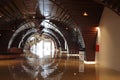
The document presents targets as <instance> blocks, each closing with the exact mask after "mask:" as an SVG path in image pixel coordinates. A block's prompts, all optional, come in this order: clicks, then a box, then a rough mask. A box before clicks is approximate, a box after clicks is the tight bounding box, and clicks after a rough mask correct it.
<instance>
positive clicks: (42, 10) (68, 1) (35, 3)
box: [0, 0, 120, 30]
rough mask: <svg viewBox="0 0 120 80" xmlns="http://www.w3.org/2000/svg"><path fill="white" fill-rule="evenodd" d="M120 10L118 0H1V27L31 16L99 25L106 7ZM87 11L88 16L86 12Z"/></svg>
mask: <svg viewBox="0 0 120 80" xmlns="http://www.w3.org/2000/svg"><path fill="white" fill-rule="evenodd" d="M104 6H108V7H109V8H111V9H112V10H114V11H115V12H116V13H118V14H119V13H120V1H119V0H75V1H73V0H0V29H1V30H9V29H13V28H15V27H16V26H18V25H19V24H20V23H22V22H24V21H26V20H28V19H45V18H46V19H51V20H56V21H59V22H60V21H61V22H62V23H68V24H67V25H68V26H69V25H72V26H78V27H91V26H92V27H94V26H98V25H99V21H100V17H101V14H102V11H103V7H104ZM84 12H86V13H87V14H88V16H83V13H84Z"/></svg>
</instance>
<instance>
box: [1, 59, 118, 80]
mask: <svg viewBox="0 0 120 80" xmlns="http://www.w3.org/2000/svg"><path fill="white" fill-rule="evenodd" d="M34 61H35V62H34ZM34 61H33V62H29V61H26V59H21V58H19V59H10V60H0V80H120V72H117V71H113V70H110V69H105V68H99V66H97V65H95V64H84V63H83V62H81V61H80V60H79V59H77V58H74V59H73V58H69V59H65V58H61V59H53V60H52V59H51V60H49V61H48V60H44V62H39V61H37V60H34ZM42 61H43V60H42ZM48 62H52V63H51V64H50V63H48Z"/></svg>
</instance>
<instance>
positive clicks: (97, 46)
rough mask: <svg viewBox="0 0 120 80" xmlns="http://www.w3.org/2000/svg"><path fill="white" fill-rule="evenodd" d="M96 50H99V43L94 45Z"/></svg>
mask: <svg viewBox="0 0 120 80" xmlns="http://www.w3.org/2000/svg"><path fill="white" fill-rule="evenodd" d="M96 51H97V52H99V45H98V44H97V45H96Z"/></svg>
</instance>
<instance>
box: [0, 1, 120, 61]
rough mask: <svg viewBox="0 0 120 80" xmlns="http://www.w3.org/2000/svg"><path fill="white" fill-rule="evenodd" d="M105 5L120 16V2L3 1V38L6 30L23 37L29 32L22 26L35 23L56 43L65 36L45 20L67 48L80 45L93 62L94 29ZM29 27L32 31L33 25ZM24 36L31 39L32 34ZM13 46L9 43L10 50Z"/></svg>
mask: <svg viewBox="0 0 120 80" xmlns="http://www.w3.org/2000/svg"><path fill="white" fill-rule="evenodd" d="M104 6H108V7H109V8H111V9H112V10H113V11H115V12H116V13H117V14H120V1H119V0H75V1H73V0H0V38H2V36H4V34H3V30H4V31H6V32H10V31H11V33H10V34H12V33H14V34H13V36H16V35H15V33H16V34H19V33H21V34H22V35H23V34H25V33H28V31H29V30H30V29H28V30H27V29H26V32H24V30H25V29H22V27H21V26H20V25H21V24H27V23H28V22H29V21H32V22H33V23H34V28H35V29H36V30H38V29H40V31H42V30H44V29H46V30H47V29H48V30H47V31H46V32H44V31H43V32H44V33H46V34H48V35H50V36H54V37H57V38H56V40H57V39H59V37H62V36H58V35H56V34H55V31H54V30H53V29H52V30H51V28H46V27H45V26H42V25H40V24H41V22H42V21H44V20H49V21H50V22H51V23H52V25H53V26H54V25H56V26H57V27H56V29H58V30H59V31H60V32H61V33H62V35H63V36H64V37H65V39H66V41H67V42H68V45H69V46H71V47H69V48H70V49H72V48H74V47H75V46H76V48H74V49H77V47H78V46H79V45H78V44H80V47H81V48H85V50H86V54H87V56H88V57H90V58H88V59H87V60H94V59H95V58H94V57H95V50H94V49H95V40H96V36H97V35H96V34H97V32H96V31H95V30H94V29H95V27H98V26H99V21H100V18H101V15H102V11H103V8H104ZM84 13H86V14H87V16H85V15H84ZM26 26H29V28H31V27H30V26H31V25H26ZM20 27H21V28H20ZM18 29H19V30H18ZM20 29H22V30H20ZM15 30H17V31H15ZM14 31H15V32H14ZM19 31H20V32H19ZM49 31H50V32H51V33H50V32H49ZM33 32H34V31H33ZM1 33H2V34H1ZM31 33H32V32H31ZM58 33H59V32H58ZM5 34H9V33H5ZM40 34H41V32H40ZM53 34H55V35H53ZM59 35H60V34H59ZM23 36H24V37H26V36H27V37H29V36H30V34H28V35H27V34H26V35H23ZM71 37H72V38H71ZM12 38H13V37H12ZM21 39H23V38H21ZM1 40H2V39H1ZM1 40H0V41H1ZM7 40H9V39H7ZM90 40H91V41H90ZM91 42H92V43H91ZM11 43H12V41H11V40H10V42H9V46H8V47H10V45H11ZM58 43H60V42H58ZM21 45H22V41H20V43H19V47H20V46H21ZM59 45H60V44H59ZM4 46H6V44H5V45H4Z"/></svg>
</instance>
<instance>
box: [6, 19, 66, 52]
mask: <svg viewBox="0 0 120 80" xmlns="http://www.w3.org/2000/svg"><path fill="white" fill-rule="evenodd" d="M34 34H38V35H39V36H42V35H43V34H44V35H46V36H48V37H49V38H51V40H53V42H54V43H55V44H56V47H57V48H58V49H62V50H66V51H68V46H67V41H66V39H65V37H64V35H63V34H62V33H61V32H60V31H59V30H58V29H57V27H56V26H55V25H53V24H52V23H50V22H49V21H47V20H45V21H43V22H41V23H39V26H36V24H35V23H34V22H27V23H25V24H23V25H22V26H20V27H19V28H18V29H17V30H16V31H15V33H14V34H13V35H12V37H11V39H10V41H9V44H8V49H9V48H13V47H17V48H22V49H23V50H24V48H25V45H26V43H27V40H28V39H29V37H31V36H33V35H34ZM39 38H41V37H39Z"/></svg>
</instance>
